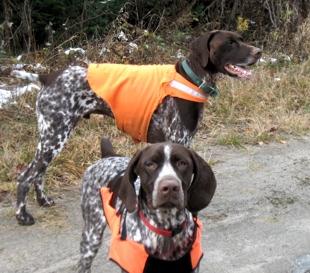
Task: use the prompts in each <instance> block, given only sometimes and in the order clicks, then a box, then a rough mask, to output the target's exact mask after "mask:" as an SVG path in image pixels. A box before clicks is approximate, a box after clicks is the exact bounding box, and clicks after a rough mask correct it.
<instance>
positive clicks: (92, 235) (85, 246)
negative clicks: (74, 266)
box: [78, 189, 106, 273]
mask: <svg viewBox="0 0 310 273" xmlns="http://www.w3.org/2000/svg"><path fill="white" fill-rule="evenodd" d="M90 192H91V190H90V189H87V191H85V193H84V194H83V198H82V205H81V207H82V214H83V219H84V229H83V233H82V239H81V243H80V254H81V257H80V260H79V263H78V272H79V273H90V272H91V265H92V262H93V259H94V258H95V256H96V254H97V252H98V249H99V247H100V245H101V242H102V236H103V232H104V229H105V227H106V219H105V216H104V214H103V209H102V202H101V198H100V196H98V194H99V190H98V189H96V190H95V192H94V191H92V192H91V194H90Z"/></svg>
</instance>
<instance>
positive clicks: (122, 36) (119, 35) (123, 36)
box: [117, 31, 128, 42]
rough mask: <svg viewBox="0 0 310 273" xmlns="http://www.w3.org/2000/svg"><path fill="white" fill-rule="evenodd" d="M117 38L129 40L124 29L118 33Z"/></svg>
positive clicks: (124, 40)
mask: <svg viewBox="0 0 310 273" xmlns="http://www.w3.org/2000/svg"><path fill="white" fill-rule="evenodd" d="M117 39H119V40H121V41H123V42H127V41H128V38H127V37H126V35H125V33H124V32H123V31H121V32H120V33H119V34H118V35H117Z"/></svg>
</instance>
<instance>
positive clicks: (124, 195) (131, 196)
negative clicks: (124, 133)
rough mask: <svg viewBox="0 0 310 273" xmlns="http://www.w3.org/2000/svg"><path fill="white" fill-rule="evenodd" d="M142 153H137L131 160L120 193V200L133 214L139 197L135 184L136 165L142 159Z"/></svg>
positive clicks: (122, 180)
mask: <svg viewBox="0 0 310 273" xmlns="http://www.w3.org/2000/svg"><path fill="white" fill-rule="evenodd" d="M141 154H142V152H141V151H139V152H137V153H136V154H135V155H134V156H133V158H132V159H131V160H130V162H129V164H128V166H127V169H126V171H125V174H124V176H123V177H122V179H121V185H120V188H119V191H118V196H119V198H120V199H121V200H122V201H123V203H124V205H125V207H126V209H127V210H128V211H129V212H133V211H134V210H135V209H136V205H137V195H136V190H135V185H134V182H135V180H136V179H137V174H136V172H135V168H136V165H137V163H138V161H139V159H140V156H141Z"/></svg>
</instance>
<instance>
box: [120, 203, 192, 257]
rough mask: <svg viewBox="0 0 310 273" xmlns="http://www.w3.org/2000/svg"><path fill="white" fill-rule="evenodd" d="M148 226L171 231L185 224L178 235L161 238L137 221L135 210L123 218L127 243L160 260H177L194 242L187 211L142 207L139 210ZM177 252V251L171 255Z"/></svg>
mask: <svg viewBox="0 0 310 273" xmlns="http://www.w3.org/2000/svg"><path fill="white" fill-rule="evenodd" d="M140 209H142V210H143V213H144V214H145V217H147V219H148V222H149V223H150V224H151V225H153V226H155V227H158V228H162V229H169V230H172V229H174V228H177V227H178V226H179V225H180V224H182V223H183V222H184V220H186V224H185V226H184V228H183V229H182V230H181V232H179V233H177V234H176V235H175V236H172V237H171V236H163V235H162V234H158V233H157V232H154V231H153V230H152V229H150V228H149V227H147V226H146V225H145V223H143V221H142V220H141V218H140V216H139V212H138V210H137V211H135V212H134V213H129V214H127V217H126V229H127V236H128V238H129V239H131V240H133V241H135V242H137V243H141V244H143V245H144V247H145V249H146V251H147V253H148V254H150V255H152V256H154V257H156V258H158V259H161V260H170V261H173V260H177V259H179V258H181V257H183V256H184V255H185V254H186V253H188V252H189V251H190V248H191V245H192V243H193V241H194V239H195V230H196V229H195V225H196V224H195V221H194V219H193V216H192V214H191V213H190V212H189V211H187V210H185V209H184V210H177V209H175V210H174V209H172V210H170V209H167V210H165V211H164V210H158V209H157V210H153V209H150V208H148V207H147V206H146V205H145V204H144V205H142V206H141V204H140ZM175 249H179V251H175Z"/></svg>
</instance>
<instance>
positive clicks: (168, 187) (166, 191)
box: [159, 179, 180, 196]
mask: <svg viewBox="0 0 310 273" xmlns="http://www.w3.org/2000/svg"><path fill="white" fill-rule="evenodd" d="M179 191H180V185H179V183H178V181H176V180H175V179H165V180H163V181H162V182H161V183H160V185H159V192H160V193H161V194H162V195H164V196H167V195H170V194H175V193H179Z"/></svg>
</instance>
